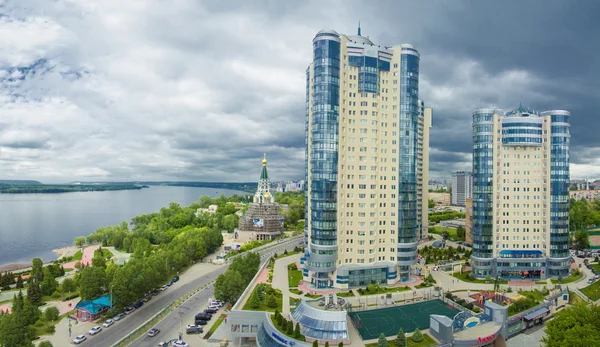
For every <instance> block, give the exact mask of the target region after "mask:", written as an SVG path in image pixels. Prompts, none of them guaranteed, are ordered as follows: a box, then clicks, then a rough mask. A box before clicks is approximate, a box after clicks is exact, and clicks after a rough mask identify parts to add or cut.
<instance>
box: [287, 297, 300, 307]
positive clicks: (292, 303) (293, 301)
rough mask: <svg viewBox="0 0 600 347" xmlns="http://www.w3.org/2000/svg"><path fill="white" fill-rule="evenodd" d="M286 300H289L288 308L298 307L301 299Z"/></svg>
mask: <svg viewBox="0 0 600 347" xmlns="http://www.w3.org/2000/svg"><path fill="white" fill-rule="evenodd" d="M288 299H290V306H298V304H299V303H300V301H302V299H296V298H288Z"/></svg>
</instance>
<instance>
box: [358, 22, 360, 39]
mask: <svg viewBox="0 0 600 347" xmlns="http://www.w3.org/2000/svg"><path fill="white" fill-rule="evenodd" d="M358 36H360V21H358Z"/></svg>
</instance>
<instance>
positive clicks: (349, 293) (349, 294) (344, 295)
mask: <svg viewBox="0 0 600 347" xmlns="http://www.w3.org/2000/svg"><path fill="white" fill-rule="evenodd" d="M336 295H337V296H339V297H341V298H351V297H354V292H352V291H351V290H349V291H347V292H339V293H336Z"/></svg>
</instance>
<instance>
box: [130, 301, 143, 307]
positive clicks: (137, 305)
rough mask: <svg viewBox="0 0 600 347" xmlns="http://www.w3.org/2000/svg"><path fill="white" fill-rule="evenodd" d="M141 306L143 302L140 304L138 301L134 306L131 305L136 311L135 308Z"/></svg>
mask: <svg viewBox="0 0 600 347" xmlns="http://www.w3.org/2000/svg"><path fill="white" fill-rule="evenodd" d="M142 306H144V303H143V302H141V301H138V302H136V303H135V304H133V308H136V309H137V308H140V307H142Z"/></svg>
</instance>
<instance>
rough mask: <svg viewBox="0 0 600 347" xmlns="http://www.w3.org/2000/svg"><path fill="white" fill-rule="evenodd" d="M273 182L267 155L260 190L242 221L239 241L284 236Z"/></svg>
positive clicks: (259, 184) (259, 182) (264, 160)
mask: <svg viewBox="0 0 600 347" xmlns="http://www.w3.org/2000/svg"><path fill="white" fill-rule="evenodd" d="M270 187H271V181H270V180H269V175H268V173H267V155H266V154H265V157H264V159H263V161H262V171H261V173H260V178H259V179H258V189H257V190H256V194H254V199H253V202H251V203H250V204H249V205H248V210H246V214H245V216H244V217H243V218H242V219H240V223H239V227H238V231H239V233H238V240H240V241H252V240H258V241H264V240H273V239H275V238H277V237H279V236H281V235H282V234H283V230H284V229H283V217H282V216H281V214H280V213H279V204H277V203H275V198H274V197H273V195H272V194H271V188H270Z"/></svg>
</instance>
